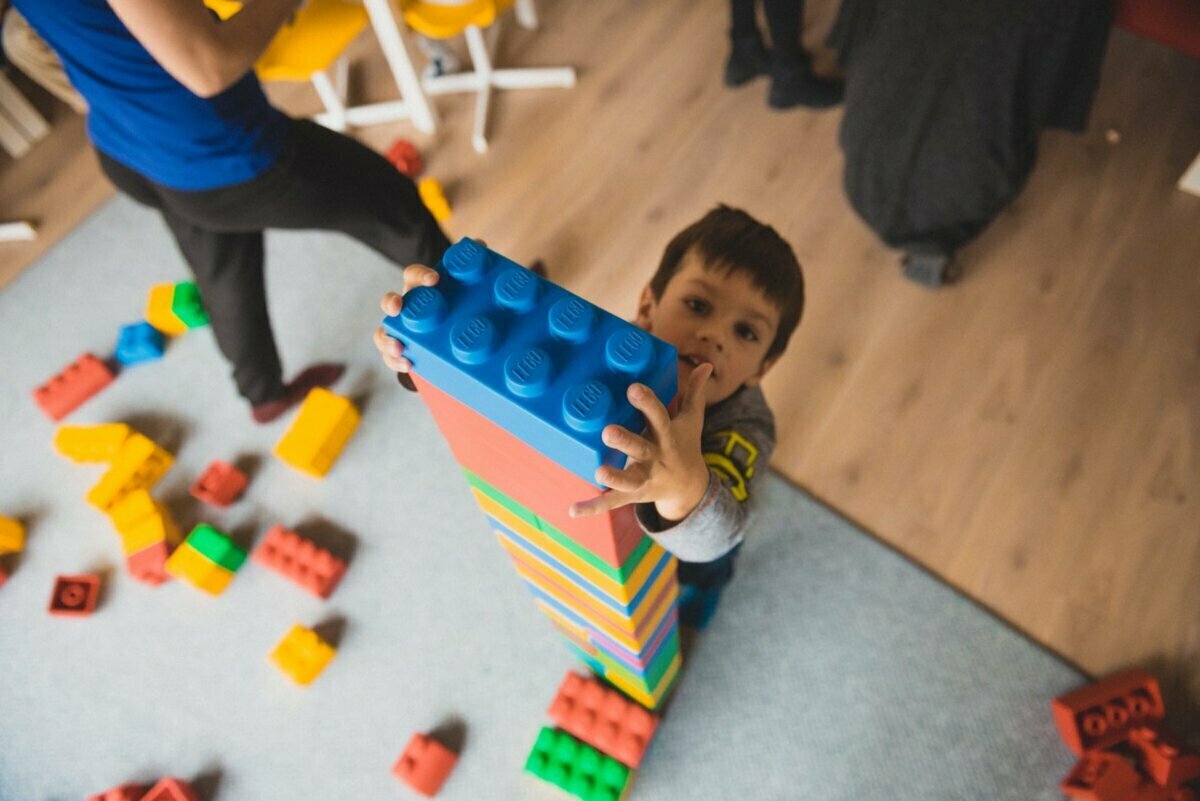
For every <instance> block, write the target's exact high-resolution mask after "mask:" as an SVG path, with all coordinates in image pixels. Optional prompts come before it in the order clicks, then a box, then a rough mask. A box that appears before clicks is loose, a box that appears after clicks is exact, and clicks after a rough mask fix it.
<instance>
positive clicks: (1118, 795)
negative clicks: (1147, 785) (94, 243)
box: [1059, 751, 1142, 801]
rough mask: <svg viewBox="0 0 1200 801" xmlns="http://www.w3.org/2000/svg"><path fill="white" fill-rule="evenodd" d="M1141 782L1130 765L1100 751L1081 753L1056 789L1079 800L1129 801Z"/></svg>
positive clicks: (1119, 758) (1117, 756)
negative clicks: (1081, 755) (1081, 756)
mask: <svg viewBox="0 0 1200 801" xmlns="http://www.w3.org/2000/svg"><path fill="white" fill-rule="evenodd" d="M1141 783H1142V779H1141V777H1140V776H1139V775H1138V772H1137V769H1136V768H1135V767H1133V765H1130V764H1129V763H1128V762H1126V761H1125V760H1124V759H1122V758H1121V757H1120V756H1119V755H1118V754H1114V753H1112V752H1109V751H1100V752H1095V753H1088V754H1084V755H1083V758H1082V759H1080V760H1079V761H1078V762H1076V763H1075V767H1074V768H1072V769H1071V772H1070V773H1068V774H1067V776H1066V778H1065V779H1063V780H1062V783H1061V784H1059V789H1060V790H1062V791H1063V793H1064V794H1066V795H1068V796H1070V797H1071V798H1078V799H1081V801H1132V799H1133V797H1134V794H1135V793H1136V792H1137V790H1138V788H1139V786H1140V785H1141Z"/></svg>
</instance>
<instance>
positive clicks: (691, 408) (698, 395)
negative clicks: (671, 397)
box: [679, 364, 713, 414]
mask: <svg viewBox="0 0 1200 801" xmlns="http://www.w3.org/2000/svg"><path fill="white" fill-rule="evenodd" d="M712 374H713V366H712V365H711V364H702V365H700V366H699V367H697V368H696V369H695V370H693V371H692V374H691V375H690V376H688V382H687V388H686V389H685V390H684V392H685V395H684V399H683V403H682V404H681V405H680V409H679V413H680V414H692V413H695V412H697V411H700V410H702V409H703V408H704V396H705V389H706V388H707V386H708V379H709V378H711V377H712Z"/></svg>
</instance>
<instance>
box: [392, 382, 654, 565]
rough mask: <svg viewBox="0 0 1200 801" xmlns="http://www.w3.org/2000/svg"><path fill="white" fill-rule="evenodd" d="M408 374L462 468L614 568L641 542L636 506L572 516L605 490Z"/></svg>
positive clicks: (460, 402)
mask: <svg viewBox="0 0 1200 801" xmlns="http://www.w3.org/2000/svg"><path fill="white" fill-rule="evenodd" d="M410 375H411V376H412V377H413V381H414V383H415V384H416V385H417V389H418V390H419V391H420V393H421V399H422V400H424V401H425V405H426V406H428V407H429V411H430V412H431V413H432V414H433V419H434V421H435V422H436V423H437V426H438V429H439V430H440V431H441V432H442V436H443V437H445V438H446V442H448V443H449V445H450V450H451V451H453V452H454V458H455V459H457V460H458V463H459V464H461V465H462V466H463V467H465V468H467V469H468V470H470V471H471V472H472V473H474V474H475V475H477V476H479V477H480V478H482V479H483V480H484V481H486V482H488V483H489V484H491V485H492V486H493V487H495V488H496V489H498V490H500V491H501V492H503V493H504V494H505V495H507V496H508V497H510V498H512V499H513V500H515V501H516V502H517V503H519V504H521V505H522V506H524V507H525V508H526V509H528V510H529V511H531V512H533V513H534V514H536V515H537V516H538V517H541V518H543V519H545V520H546V521H548V522H549V523H550V525H552V526H554V527H555V528H557V529H558V530H559V531H562V532H563V533H564V534H566V535H567V536H568V537H570V538H571V539H572V540H574V541H575V542H577V543H579V544H580V545H582V546H583V547H585V548H587V549H588V550H589V551H591V552H592V553H594V554H595V555H596V556H598V557H600V558H601V559H603V560H604V561H605V562H606V563H607V564H610V565H612V566H613V567H621V566H622V565H623V564H624V562H625V559H626V558H627V557H628V556H629V555H630V554H631V553H633V551H634V550H635V549H636V548H637V546H638V545H639V544H640V543H641V541H642V536H643V534H642V529H641V527H640V526H639V525H638V524H637V519H636V518H635V517H634V514H633V506H625V507H622V508H620V509H617V510H615V511H613V512H609V513H608V514H604V515H594V516H591V517H580V518H573V517H571V516H570V515H569V514H567V510H568V509H569V508H570V506H571V504H572V503H574V502H575V501H584V500H588V499H590V498H595V497H597V496H599V495H600V494H601V493H602V492H603V490H602V489H600V488H599V487H596V486H594V485H592V484H589V483H588V482H586V481H584V480H583V479H582V478H580V477H579V476H577V475H575V474H574V473H572V472H571V471H569V470H567V469H565V468H563V467H562V466H561V465H559V464H557V463H555V462H554V460H553V459H550V458H548V457H547V456H545V455H543V454H542V453H539V452H538V451H537V450H536V449H534V448H533V447H532V446H530V445H528V444H526V443H524V442H522V441H521V440H520V439H518V438H517V437H515V436H513V435H512V434H510V433H509V432H507V431H505V430H504V429H503V428H501V427H500V426H498V425H496V424H495V423H493V422H492V421H491V420H488V419H487V418H486V417H484V416H483V415H481V414H479V413H478V412H476V411H475V410H474V409H472V408H470V407H469V406H467V405H466V404H464V403H463V402H462V401H460V400H458V399H457V398H454V397H453V396H451V395H449V394H447V393H445V392H443V391H442V390H440V389H438V388H437V387H435V386H433V385H432V384H430V383H429V382H428V381H426V380H424V379H423V378H421V376H419V375H417V374H416V373H410Z"/></svg>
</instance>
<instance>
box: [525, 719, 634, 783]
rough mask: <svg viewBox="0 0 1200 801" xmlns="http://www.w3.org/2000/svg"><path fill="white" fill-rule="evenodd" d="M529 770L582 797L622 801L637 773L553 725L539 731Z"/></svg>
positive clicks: (527, 767) (527, 764) (530, 756)
mask: <svg viewBox="0 0 1200 801" xmlns="http://www.w3.org/2000/svg"><path fill="white" fill-rule="evenodd" d="M525 771H526V772H527V773H531V774H533V775H534V776H537V777H538V778H539V779H541V780H543V781H545V782H548V783H550V784H552V785H554V786H555V787H558V788H560V789H562V790H565V791H566V792H568V793H570V794H571V795H573V796H575V797H576V798H579V799H582V801H618V799H620V798H622V797H623V796H624V795H625V792H626V791H627V790H628V789H629V785H630V783H631V781H632V777H633V772H632V771H631V770H630V769H629V768H627V767H626V766H625V765H622V764H621V763H620V762H618V761H617V760H615V759H613V758H612V757H607V756H605V755H604V754H601V753H600V752H599V751H597V750H596V749H595V748H592V747H591V746H590V745H588V744H587V743H582V742H580V741H579V740H576V739H575V738H574V737H572V736H571V735H570V734H568V733H566V732H564V731H556V730H554V729H552V728H550V727H549V726H546V727H543V728H542V730H541V732H540V733H539V734H538V738H537V742H535V743H534V744H533V751H532V752H531V753H530V754H529V758H528V759H527V760H526V761H525Z"/></svg>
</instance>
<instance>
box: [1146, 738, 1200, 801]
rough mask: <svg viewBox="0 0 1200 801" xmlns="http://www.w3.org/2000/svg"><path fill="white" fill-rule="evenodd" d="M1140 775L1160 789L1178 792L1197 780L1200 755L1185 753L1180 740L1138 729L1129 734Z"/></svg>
mask: <svg viewBox="0 0 1200 801" xmlns="http://www.w3.org/2000/svg"><path fill="white" fill-rule="evenodd" d="M1129 743H1130V745H1132V746H1133V747H1134V749H1136V751H1137V752H1138V756H1139V761H1140V766H1141V769H1142V772H1143V773H1145V774H1146V775H1147V776H1149V777H1150V778H1151V779H1154V782H1155V783H1156V784H1158V785H1159V786H1160V787H1166V788H1167V789H1169V790H1176V789H1179V787H1180V786H1181V785H1183V784H1184V783H1186V782H1190V781H1193V780H1195V779H1200V754H1195V753H1189V752H1188V748H1187V746H1186V745H1185V744H1184V743H1183V741H1182V740H1179V739H1177V738H1175V737H1172V736H1171V735H1170V734H1168V733H1167V732H1165V731H1162V730H1161V729H1158V728H1155V727H1153V726H1139V727H1138V728H1136V729H1134V730H1133V731H1131V732H1130V733H1129Z"/></svg>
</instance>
